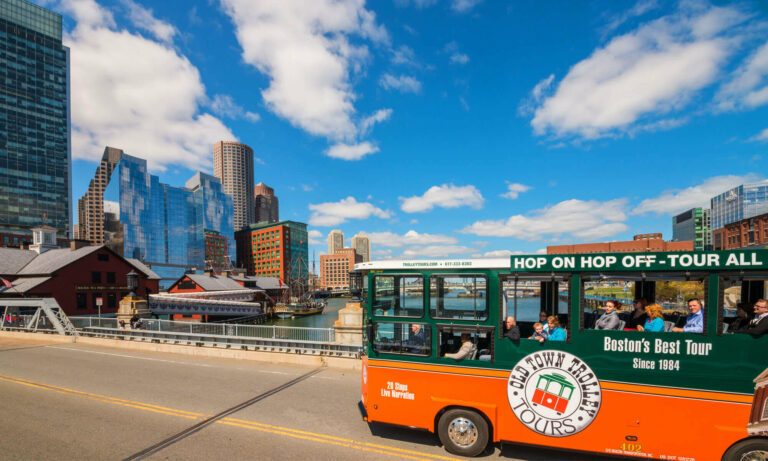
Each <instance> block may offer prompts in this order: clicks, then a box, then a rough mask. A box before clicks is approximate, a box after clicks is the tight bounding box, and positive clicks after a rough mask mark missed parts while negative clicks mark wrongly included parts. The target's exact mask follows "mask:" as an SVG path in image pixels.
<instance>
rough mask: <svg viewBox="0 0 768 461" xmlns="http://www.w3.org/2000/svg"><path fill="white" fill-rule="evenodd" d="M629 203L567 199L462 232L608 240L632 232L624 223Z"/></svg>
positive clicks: (515, 236)
mask: <svg viewBox="0 0 768 461" xmlns="http://www.w3.org/2000/svg"><path fill="white" fill-rule="evenodd" d="M626 204H627V201H626V199H615V200H609V201H607V202H600V201H597V200H590V201H583V200H576V199H572V200H565V201H563V202H560V203H558V204H556V205H553V206H550V207H546V208H542V209H539V210H535V211H533V212H532V213H530V214H529V215H527V216H525V215H514V216H510V217H509V218H508V219H501V220H497V221H494V220H487V221H477V222H475V223H473V224H472V225H470V226H468V227H466V228H464V229H462V230H461V231H460V232H462V233H465V234H474V235H479V236H493V237H513V238H517V239H521V240H542V239H544V238H547V237H552V236H560V235H564V234H569V235H571V236H573V237H576V238H578V239H582V240H583V239H599V238H605V237H610V236H612V235H616V234H619V233H621V232H625V231H627V230H628V229H629V227H628V226H627V225H626V224H624V221H626V220H627V215H626V213H625V208H626Z"/></svg>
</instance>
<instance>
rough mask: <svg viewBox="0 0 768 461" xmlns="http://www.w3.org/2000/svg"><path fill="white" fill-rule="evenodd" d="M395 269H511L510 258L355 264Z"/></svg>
mask: <svg viewBox="0 0 768 461" xmlns="http://www.w3.org/2000/svg"><path fill="white" fill-rule="evenodd" d="M393 269H395V270H396V269H403V270H405V269H410V270H413V269H431V270H432V269H443V270H450V269H509V259H507V258H495V259H423V260H411V261H403V260H400V261H397V260H392V261H369V262H364V263H357V264H355V270H356V271H360V270H366V271H368V270H393Z"/></svg>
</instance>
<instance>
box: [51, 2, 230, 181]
mask: <svg viewBox="0 0 768 461" xmlns="http://www.w3.org/2000/svg"><path fill="white" fill-rule="evenodd" d="M59 7H60V10H61V11H64V12H66V13H69V14H70V15H71V16H72V18H73V19H74V20H75V21H76V26H75V28H74V30H72V31H71V33H68V34H65V37H64V42H65V45H67V46H69V47H70V48H71V49H72V54H71V60H72V61H71V94H72V128H73V130H72V131H73V133H72V153H73V157H74V158H82V159H87V160H94V161H98V159H99V158H101V153H102V152H103V151H104V146H106V145H110V146H114V147H119V148H121V149H124V150H125V151H126V152H128V153H130V154H132V155H136V156H138V157H142V158H146V159H147V161H148V162H149V165H150V168H153V169H163V168H165V166H167V165H170V164H183V165H185V166H186V167H188V168H192V169H207V168H209V167H210V165H211V147H210V146H211V144H212V143H213V142H215V141H217V140H220V139H226V140H236V139H237V138H236V137H235V135H234V134H233V133H232V131H230V129H229V128H227V127H226V126H225V125H224V124H223V123H222V122H221V120H219V119H218V118H216V117H214V116H213V115H211V114H208V113H202V112H201V111H200V109H201V106H202V105H203V104H204V103H205V101H206V100H207V97H206V94H205V87H204V85H203V83H202V82H201V79H200V73H199V72H198V70H197V68H195V66H193V65H192V64H191V63H190V62H189V60H188V59H187V58H186V57H184V56H182V55H180V54H179V53H178V52H177V51H176V50H174V49H173V48H171V46H170V45H168V44H163V43H159V42H156V41H153V40H151V39H148V38H145V37H141V36H139V35H135V34H131V33H129V32H128V31H125V30H117V29H116V28H115V23H114V20H113V18H112V14H111V13H110V12H109V11H108V10H106V9H104V8H102V7H100V6H99V5H98V4H96V3H95V2H93V1H91V0H65V1H62V2H61V3H59Z"/></svg>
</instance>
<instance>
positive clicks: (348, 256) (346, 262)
mask: <svg viewBox="0 0 768 461" xmlns="http://www.w3.org/2000/svg"><path fill="white" fill-rule="evenodd" d="M359 262H363V258H362V257H361V256H360V254H358V253H357V251H355V249H354V248H339V249H338V250H336V252H335V253H334V254H330V255H321V256H320V288H321V289H323V290H348V289H349V272H350V271H351V270H352V269H354V268H355V263H359Z"/></svg>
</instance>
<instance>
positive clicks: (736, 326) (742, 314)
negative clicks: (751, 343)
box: [728, 303, 749, 332]
mask: <svg viewBox="0 0 768 461" xmlns="http://www.w3.org/2000/svg"><path fill="white" fill-rule="evenodd" d="M748 326H749V314H747V311H746V310H744V305H743V304H741V303H739V307H737V308H736V318H735V319H734V320H733V322H731V324H730V325H728V329H729V330H731V332H735V331H739V330H742V329H744V328H747V327H748Z"/></svg>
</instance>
